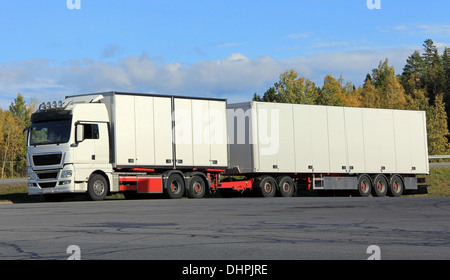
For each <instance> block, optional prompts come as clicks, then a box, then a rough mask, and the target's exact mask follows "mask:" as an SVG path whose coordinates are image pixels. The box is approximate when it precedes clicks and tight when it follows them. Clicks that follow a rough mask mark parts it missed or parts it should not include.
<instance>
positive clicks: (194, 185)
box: [187, 175, 206, 198]
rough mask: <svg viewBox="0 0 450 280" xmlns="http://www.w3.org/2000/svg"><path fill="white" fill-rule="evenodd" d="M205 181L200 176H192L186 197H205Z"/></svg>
mask: <svg viewBox="0 0 450 280" xmlns="http://www.w3.org/2000/svg"><path fill="white" fill-rule="evenodd" d="M205 190H206V187H205V181H203V179H202V178H201V177H200V176H197V175H195V176H192V178H191V180H190V181H189V187H188V188H187V195H188V197H190V198H202V197H203V196H204V195H205Z"/></svg>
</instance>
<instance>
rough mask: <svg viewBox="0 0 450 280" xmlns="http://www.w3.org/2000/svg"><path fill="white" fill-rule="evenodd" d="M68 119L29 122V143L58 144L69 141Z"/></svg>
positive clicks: (69, 122)
mask: <svg viewBox="0 0 450 280" xmlns="http://www.w3.org/2000/svg"><path fill="white" fill-rule="evenodd" d="M71 122H72V121H71V120H70V119H66V120H54V121H43V122H35V123H31V128H30V132H31V136H30V145H45V144H60V143H67V142H69V137H70V124H71Z"/></svg>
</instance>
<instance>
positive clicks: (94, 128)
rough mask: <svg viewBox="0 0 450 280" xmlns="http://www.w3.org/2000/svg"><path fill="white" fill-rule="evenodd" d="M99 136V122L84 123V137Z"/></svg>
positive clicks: (94, 137)
mask: <svg viewBox="0 0 450 280" xmlns="http://www.w3.org/2000/svg"><path fill="white" fill-rule="evenodd" d="M99 137H100V134H99V131H98V124H84V139H98V138H99Z"/></svg>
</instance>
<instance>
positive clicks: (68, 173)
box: [61, 170, 72, 178]
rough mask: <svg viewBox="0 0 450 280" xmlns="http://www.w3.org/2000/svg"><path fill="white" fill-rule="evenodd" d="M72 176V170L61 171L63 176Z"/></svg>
mask: <svg viewBox="0 0 450 280" xmlns="http://www.w3.org/2000/svg"><path fill="white" fill-rule="evenodd" d="M68 177H72V170H63V171H62V172H61V178H68Z"/></svg>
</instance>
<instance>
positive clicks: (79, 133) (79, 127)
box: [75, 124, 84, 144]
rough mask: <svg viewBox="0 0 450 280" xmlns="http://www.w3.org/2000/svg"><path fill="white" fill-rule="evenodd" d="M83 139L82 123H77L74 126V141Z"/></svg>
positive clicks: (77, 141) (78, 141)
mask: <svg viewBox="0 0 450 280" xmlns="http://www.w3.org/2000/svg"><path fill="white" fill-rule="evenodd" d="M83 140H84V125H82V124H77V125H76V127H75V143H77V144H78V143H80V142H83Z"/></svg>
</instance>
